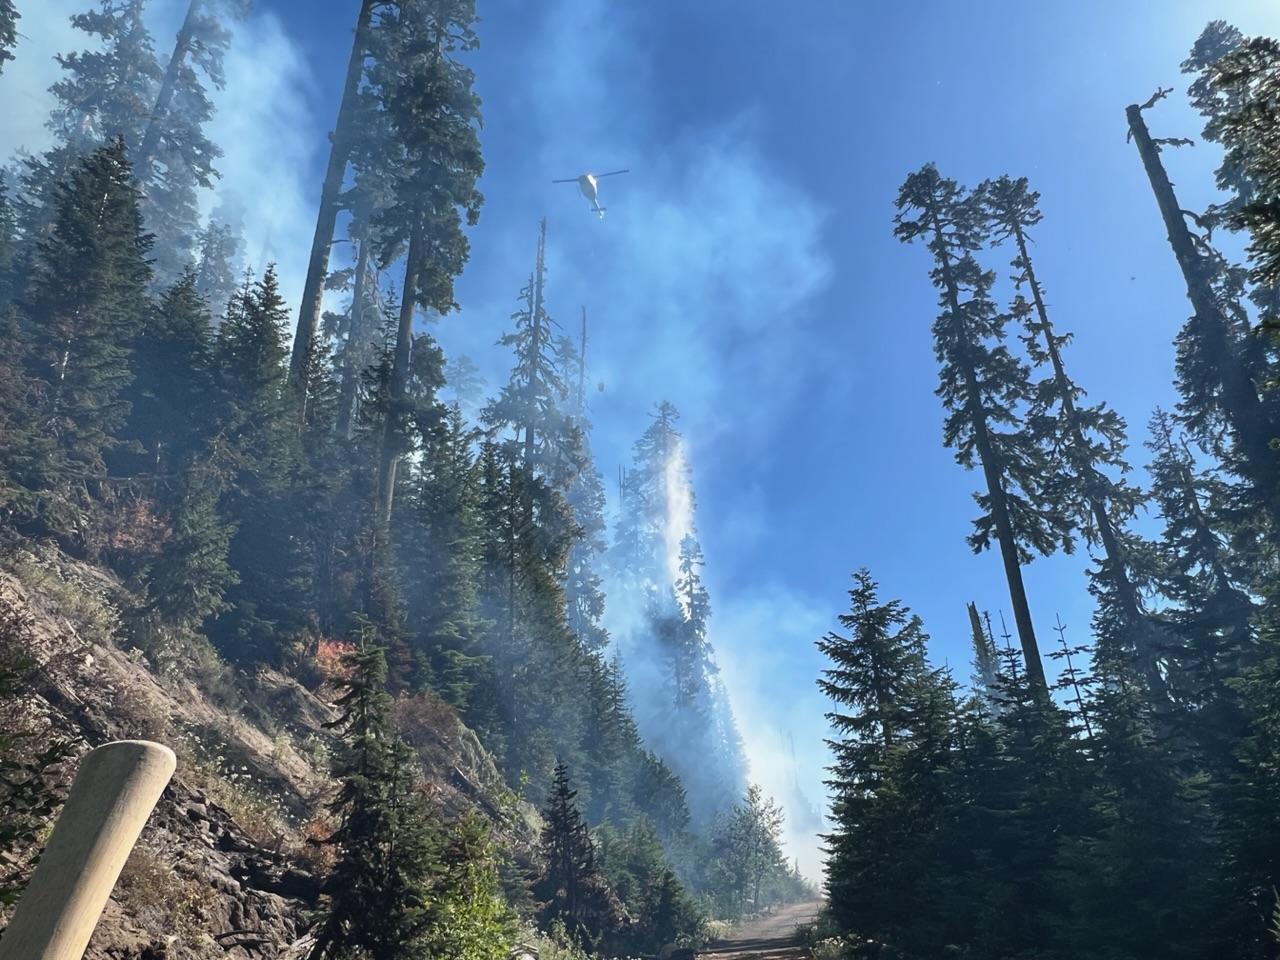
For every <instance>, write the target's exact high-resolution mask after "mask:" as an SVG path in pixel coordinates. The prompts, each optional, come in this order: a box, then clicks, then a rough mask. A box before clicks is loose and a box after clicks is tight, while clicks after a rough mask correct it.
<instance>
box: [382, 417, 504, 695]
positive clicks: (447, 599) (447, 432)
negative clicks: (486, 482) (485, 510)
mask: <svg viewBox="0 0 1280 960" xmlns="http://www.w3.org/2000/svg"><path fill="white" fill-rule="evenodd" d="M472 439H473V436H472V432H471V431H470V430H469V429H468V428H467V427H466V425H465V424H464V422H463V420H462V414H461V412H460V411H459V410H458V408H457V407H453V408H451V409H450V410H449V412H448V414H447V415H446V418H445V421H444V423H443V424H442V426H441V428H440V430H439V431H438V432H436V433H435V434H434V435H432V436H431V437H429V438H428V439H427V442H426V443H425V444H424V447H423V451H422V459H421V462H420V464H419V465H418V466H417V467H416V468H415V469H414V471H413V473H412V475H411V476H410V478H409V484H408V485H409V493H408V494H407V496H406V500H405V511H406V512H407V513H409V514H410V515H409V516H408V517H406V518H405V520H404V521H403V523H402V530H403V533H402V535H401V538H400V543H399V553H400V556H401V564H402V567H403V569H404V571H405V574H404V578H405V583H406V595H407V609H406V614H407V618H408V619H407V627H408V629H409V631H410V633H411V634H412V636H413V638H414V640H413V643H414V646H415V651H416V653H417V654H418V657H419V673H420V681H421V682H423V683H425V684H426V685H428V686H430V687H431V688H432V689H434V690H436V691H437V692H438V693H439V694H440V695H441V696H442V697H443V698H444V699H445V700H447V701H448V702H450V703H452V704H454V705H455V706H457V707H459V708H461V709H464V711H465V708H466V706H467V703H468V695H469V693H470V689H471V687H472V686H474V685H475V683H476V682H477V681H478V674H479V671H480V670H481V669H482V668H483V663H484V661H483V660H482V659H481V658H479V657H478V656H477V644H478V643H479V632H480V611H479V602H480V601H479V584H478V582H477V581H478V577H479V571H480V537H481V534H480V518H479V514H478V509H479V505H478V503H477V497H478V495H479V492H480V491H479V476H478V472H477V465H476V463H475V460H474V457H473V455H472V452H471V441H472ZM406 525H407V526H406ZM464 715H465V712H464Z"/></svg>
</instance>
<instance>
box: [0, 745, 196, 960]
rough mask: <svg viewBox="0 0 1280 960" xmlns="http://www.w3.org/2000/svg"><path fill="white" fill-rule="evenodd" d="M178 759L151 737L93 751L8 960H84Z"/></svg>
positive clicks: (4, 948)
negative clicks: (127, 863) (110, 899)
mask: <svg viewBox="0 0 1280 960" xmlns="http://www.w3.org/2000/svg"><path fill="white" fill-rule="evenodd" d="M176 765H177V760H176V758H175V757H174V755H173V751H172V750H170V749H169V748H168V747H165V746H162V745H160V744H158V743H151V742H150V741H147V740H121V741H118V742H116V743H107V744H104V745H103V746H100V747H98V748H96V749H94V750H91V751H89V753H88V754H86V755H85V758H84V760H83V761H82V762H81V764H80V770H79V772H78V773H77V774H76V779H75V782H74V783H73V784H72V785H71V794H70V796H68V797H67V802H66V804H65V805H64V806H63V808H62V813H61V814H60V815H59V816H58V822H57V824H56V825H55V826H54V829H53V836H51V837H50V838H49V844H48V846H47V847H45V850H44V853H43V854H42V855H41V857H40V863H39V865H38V866H37V867H36V870H35V873H34V874H33V875H32V877H31V882H30V883H29V884H28V885H27V889H26V890H25V891H24V892H23V895H22V899H21V900H20V901H19V902H18V908H17V912H16V913H14V915H13V920H12V921H10V923H9V926H8V928H7V929H6V930H5V932H4V935H3V936H2V937H0V960H81V958H82V957H83V956H84V951H85V947H87V946H88V944H89V938H90V937H91V936H92V935H93V930H94V928H95V927H96V926H97V925H98V918H99V917H100V916H101V915H102V910H103V908H104V907H105V906H106V905H107V899H108V898H109V897H110V896H111V889H112V888H113V887H114V886H115V884H116V879H117V878H118V877H119V876H120V871H121V869H123V868H124V863H125V861H126V860H127V859H129V852H130V851H131V850H132V849H133V845H134V844H135V843H136V842H137V840H138V835H139V834H140V833H141V832H142V827H143V825H144V824H146V822H147V818H148V817H150V816H151V811H152V810H153V809H154V808H155V805H156V802H157V801H158V800H159V799H160V795H161V794H162V793H163V792H164V788H165V786H166V785H167V784H168V783H169V778H170V777H172V776H173V771H174V768H175V767H176Z"/></svg>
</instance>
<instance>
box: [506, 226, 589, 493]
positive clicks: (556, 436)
mask: <svg viewBox="0 0 1280 960" xmlns="http://www.w3.org/2000/svg"><path fill="white" fill-rule="evenodd" d="M546 242H547V221H546V220H545V219H544V220H543V221H542V222H541V224H540V228H539V232H538V251H537V257H536V259H535V265H534V270H533V274H532V275H531V276H530V278H529V283H528V284H527V285H526V286H525V288H524V289H523V290H522V291H521V292H520V299H521V301H522V303H523V305H524V306H523V308H522V309H521V310H519V311H517V312H516V313H514V314H512V317H511V319H512V320H513V321H514V323H515V330H514V331H512V332H511V333H507V334H504V335H503V336H502V339H501V340H499V341H498V342H499V344H500V345H502V346H504V347H510V348H511V350H512V352H513V353H514V355H515V366H514V367H513V368H512V370H511V379H510V381H509V382H508V383H507V384H506V386H504V387H503V388H502V390H501V392H500V393H499V395H498V396H497V398H496V399H494V400H493V401H492V402H491V403H490V404H489V406H488V407H487V408H486V409H485V412H484V419H485V422H486V423H488V424H489V425H490V426H493V427H497V428H502V429H508V430H510V431H511V433H512V442H513V443H515V444H517V445H518V447H519V449H520V451H521V457H522V460H523V462H524V463H525V464H526V465H527V466H528V468H529V469H530V470H532V471H534V473H535V474H536V475H537V476H539V477H541V478H542V479H544V480H546V481H547V482H548V483H550V484H551V485H552V486H554V487H556V488H558V489H561V490H563V489H565V488H566V487H567V486H568V478H569V477H570V476H572V475H573V474H575V473H576V472H577V461H578V458H579V456H580V451H579V449H578V447H579V438H578V434H577V432H576V431H575V430H574V429H573V421H572V418H571V417H570V416H568V415H567V413H566V407H567V405H568V399H569V390H568V387H567V386H566V384H565V378H564V374H565V371H564V370H562V369H561V360H562V358H561V355H560V354H559V352H558V351H557V350H556V343H557V335H556V331H557V329H558V328H559V324H557V323H556V322H555V320H553V319H552V318H551V316H550V314H549V313H548V312H547V308H546V294H545V289H544V286H545V282H546Z"/></svg>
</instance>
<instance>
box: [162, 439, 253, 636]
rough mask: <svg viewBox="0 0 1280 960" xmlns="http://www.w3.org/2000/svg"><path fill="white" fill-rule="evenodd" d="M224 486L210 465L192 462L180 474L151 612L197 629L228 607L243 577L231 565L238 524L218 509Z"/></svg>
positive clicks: (183, 626)
mask: <svg viewBox="0 0 1280 960" xmlns="http://www.w3.org/2000/svg"><path fill="white" fill-rule="evenodd" d="M224 487H225V478H223V477H222V476H221V475H220V474H219V471H218V470H217V469H216V467H215V465H214V464H212V463H199V462H196V463H192V464H191V465H190V466H189V467H188V468H187V470H186V473H185V475H184V476H183V478H182V486H181V490H180V493H179V494H178V497H177V502H176V505H175V507H174V509H173V515H172V521H171V526H172V530H171V532H170V533H169V536H168V537H167V538H166V540H165V542H164V545H163V547H162V548H161V551H160V555H159V557H157V558H156V561H155V563H154V564H153V565H152V566H151V568H150V570H149V571H148V575H147V594H148V597H149V600H148V604H147V607H148V612H153V613H155V614H157V615H158V616H159V617H160V618H161V620H163V621H164V622H165V623H168V624H171V625H173V626H176V627H179V628H182V629H187V630H194V629H196V628H198V627H199V626H200V624H201V623H203V622H204V620H205V619H206V618H208V617H211V616H216V615H217V614H219V613H222V612H223V611H225V610H226V609H227V608H228V606H229V604H228V603H227V599H226V593H227V590H229V589H230V588H231V587H233V586H234V585H235V584H236V583H237V582H238V581H239V576H238V574H237V573H236V571H235V570H233V569H232V568H231V566H230V564H229V563H228V554H229V552H230V546H231V538H232V536H233V535H234V533H235V528H234V526H233V525H232V524H231V523H228V522H227V521H226V520H225V519H224V518H223V517H222V515H221V513H220V511H219V503H220V502H221V499H222V495H223V491H224Z"/></svg>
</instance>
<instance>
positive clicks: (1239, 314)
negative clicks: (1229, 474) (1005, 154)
mask: <svg viewBox="0 0 1280 960" xmlns="http://www.w3.org/2000/svg"><path fill="white" fill-rule="evenodd" d="M1167 93H1168V91H1166V90H1160V91H1157V92H1156V94H1155V95H1153V96H1152V97H1151V98H1150V99H1149V100H1148V101H1147V102H1146V103H1144V104H1132V105H1130V106H1129V107H1128V108H1127V110H1126V116H1127V118H1128V121H1129V134H1130V137H1131V139H1132V140H1133V141H1134V143H1135V144H1136V146H1137V148H1138V154H1139V156H1140V157H1141V159H1142V164H1143V167H1144V168H1145V170H1146V173H1147V177H1148V179H1149V180H1150V182H1151V189H1152V192H1153V193H1154V194H1155V198H1156V203H1157V206H1158V207H1159V209H1160V214H1161V217H1162V219H1163V220H1164V224H1165V228H1166V230H1167V231H1168V234H1169V243H1170V245H1171V247H1172V248H1173V253H1174V257H1175V259H1176V260H1177V263H1178V267H1179V269H1180V270H1181V271H1182V275H1183V279H1184V280H1185V282H1186V285H1187V298H1188V300H1190V302H1191V306H1192V308H1193V310H1194V311H1195V312H1194V315H1193V316H1192V318H1191V319H1190V320H1189V321H1188V322H1187V324H1186V326H1185V327H1184V328H1183V330H1182V331H1181V332H1180V333H1179V335H1178V381H1179V383H1178V385H1179V390H1180V392H1181V393H1182V397H1183V400H1182V403H1181V404H1180V413H1181V414H1182V416H1183V419H1184V420H1185V421H1186V422H1187V423H1188V425H1189V426H1191V427H1192V428H1193V429H1195V430H1196V431H1197V432H1198V433H1199V434H1201V436H1203V437H1204V438H1205V445H1206V446H1208V447H1210V448H1211V449H1213V450H1214V452H1220V453H1221V455H1222V456H1223V457H1224V458H1225V462H1226V463H1227V464H1228V466H1229V467H1230V468H1231V469H1232V470H1233V471H1234V472H1235V473H1237V474H1238V475H1240V476H1241V477H1243V478H1245V479H1246V480H1247V481H1248V482H1249V484H1250V485H1251V488H1252V491H1253V494H1252V496H1253V500H1254V502H1255V503H1256V504H1257V505H1258V506H1259V507H1261V508H1262V511H1263V515H1264V517H1265V518H1266V519H1267V521H1268V522H1269V523H1270V524H1271V525H1272V526H1274V525H1275V522H1276V519H1277V517H1280V500H1278V499H1277V497H1278V496H1280V494H1277V492H1276V491H1277V490H1280V451H1277V449H1275V448H1273V446H1272V444H1271V441H1272V439H1273V438H1274V437H1276V436H1280V414H1278V413H1277V410H1280V407H1277V403H1278V402H1280V401H1278V400H1277V397H1276V395H1275V394H1274V392H1271V393H1267V394H1261V395H1260V394H1259V385H1260V384H1265V383H1266V382H1267V380H1268V379H1269V378H1268V376H1267V372H1266V370H1265V369H1263V359H1264V355H1263V354H1262V353H1261V352H1260V351H1259V349H1258V345H1257V339H1256V337H1255V336H1254V333H1253V331H1252V330H1251V329H1250V327H1249V322H1248V318H1247V316H1245V315H1244V312H1243V310H1242V309H1241V307H1240V302H1239V301H1240V296H1239V294H1240V290H1239V284H1238V281H1237V280H1236V278H1234V277H1233V275H1232V272H1231V271H1230V269H1229V268H1228V267H1227V265H1226V263H1225V260H1224V259H1223V258H1222V256H1221V254H1219V253H1218V252H1217V251H1216V250H1215V249H1213V247H1212V246H1210V245H1209V244H1208V242H1207V241H1206V240H1205V239H1204V238H1203V237H1199V236H1197V235H1195V234H1193V233H1192V231H1191V229H1190V228H1189V227H1188V226H1187V222H1186V216H1187V215H1186V213H1185V212H1184V210H1183V209H1182V207H1180V206H1179V204H1178V198H1177V195H1176V194H1175V193H1174V190H1173V184H1172V183H1171V182H1170V181H1169V176H1168V174H1167V173H1166V171H1165V169H1164V163H1163V160H1162V159H1161V150H1162V148H1163V147H1165V146H1168V145H1170V144H1176V143H1178V142H1179V141H1175V140H1169V139H1167V138H1166V139H1157V138H1154V137H1152V136H1151V133H1150V131H1149V130H1148V128H1147V124H1146V120H1145V119H1144V118H1143V113H1144V112H1145V111H1146V110H1148V109H1150V108H1151V107H1152V106H1154V105H1155V103H1157V102H1158V101H1159V100H1160V99H1162V98H1163V97H1164V96H1165V95H1166V94H1167ZM1244 142H1245V141H1244V140H1242V141H1241V149H1242V151H1244V152H1247V148H1246V147H1244V146H1243V144H1244ZM1230 149H1231V148H1230V147H1228V151H1229V152H1230ZM1243 162H1244V161H1243V160H1241V161H1240V163H1243ZM1268 276H1269V275H1268V274H1267V272H1266V269H1265V267H1264V268H1263V269H1262V272H1261V273H1257V274H1255V278H1256V279H1257V280H1259V281H1265V282H1266V283H1268V284H1270V285H1272V286H1274V285H1275V284H1274V283H1271V281H1270V280H1269V279H1267V278H1268Z"/></svg>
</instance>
